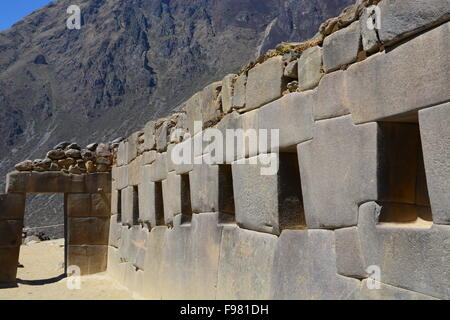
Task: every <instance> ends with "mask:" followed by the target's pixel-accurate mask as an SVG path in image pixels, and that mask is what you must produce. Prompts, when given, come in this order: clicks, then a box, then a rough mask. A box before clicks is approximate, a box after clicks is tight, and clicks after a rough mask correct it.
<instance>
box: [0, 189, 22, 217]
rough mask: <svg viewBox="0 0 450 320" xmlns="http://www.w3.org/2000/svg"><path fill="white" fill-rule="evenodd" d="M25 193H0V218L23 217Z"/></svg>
mask: <svg viewBox="0 0 450 320" xmlns="http://www.w3.org/2000/svg"><path fill="white" fill-rule="evenodd" d="M25 201H26V197H25V194H21V193H8V194H0V219H5V220H7V219H11V220H14V219H18V220H20V219H23V218H24V214H25Z"/></svg>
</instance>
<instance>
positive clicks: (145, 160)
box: [142, 150, 157, 165]
mask: <svg viewBox="0 0 450 320" xmlns="http://www.w3.org/2000/svg"><path fill="white" fill-rule="evenodd" d="M156 154H157V152H156V151H155V150H151V151H148V152H144V154H143V155H142V164H143V165H145V164H152V163H153V162H155V161H156Z"/></svg>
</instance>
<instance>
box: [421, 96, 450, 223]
mask: <svg viewBox="0 0 450 320" xmlns="http://www.w3.org/2000/svg"><path fill="white" fill-rule="evenodd" d="M419 121H420V132H421V136H422V147H423V156H424V161H425V170H426V179H427V182H428V191H429V196H430V201H431V209H432V211H433V220H434V222H435V223H437V224H450V103H446V104H443V105H440V106H437V107H433V108H428V109H425V110H421V111H420V112H419Z"/></svg>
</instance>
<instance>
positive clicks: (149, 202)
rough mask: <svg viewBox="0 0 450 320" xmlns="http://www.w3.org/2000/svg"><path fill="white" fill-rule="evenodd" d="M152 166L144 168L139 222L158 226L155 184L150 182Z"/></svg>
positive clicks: (140, 185) (140, 187)
mask: <svg viewBox="0 0 450 320" xmlns="http://www.w3.org/2000/svg"><path fill="white" fill-rule="evenodd" d="M150 170H151V168H150V166H145V167H143V168H142V181H141V183H140V184H139V195H140V196H139V222H140V223H145V224H148V225H150V226H151V227H154V226H156V216H155V183H154V182H152V181H150Z"/></svg>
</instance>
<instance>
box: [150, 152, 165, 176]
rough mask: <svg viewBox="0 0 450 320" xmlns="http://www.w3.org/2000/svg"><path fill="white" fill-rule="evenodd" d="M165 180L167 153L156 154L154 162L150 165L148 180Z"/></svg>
mask: <svg viewBox="0 0 450 320" xmlns="http://www.w3.org/2000/svg"><path fill="white" fill-rule="evenodd" d="M166 178H167V152H164V153H158V154H157V155H156V161H155V162H154V163H153V164H152V165H151V170H150V180H151V181H153V182H157V181H162V180H164V179H166Z"/></svg>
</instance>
